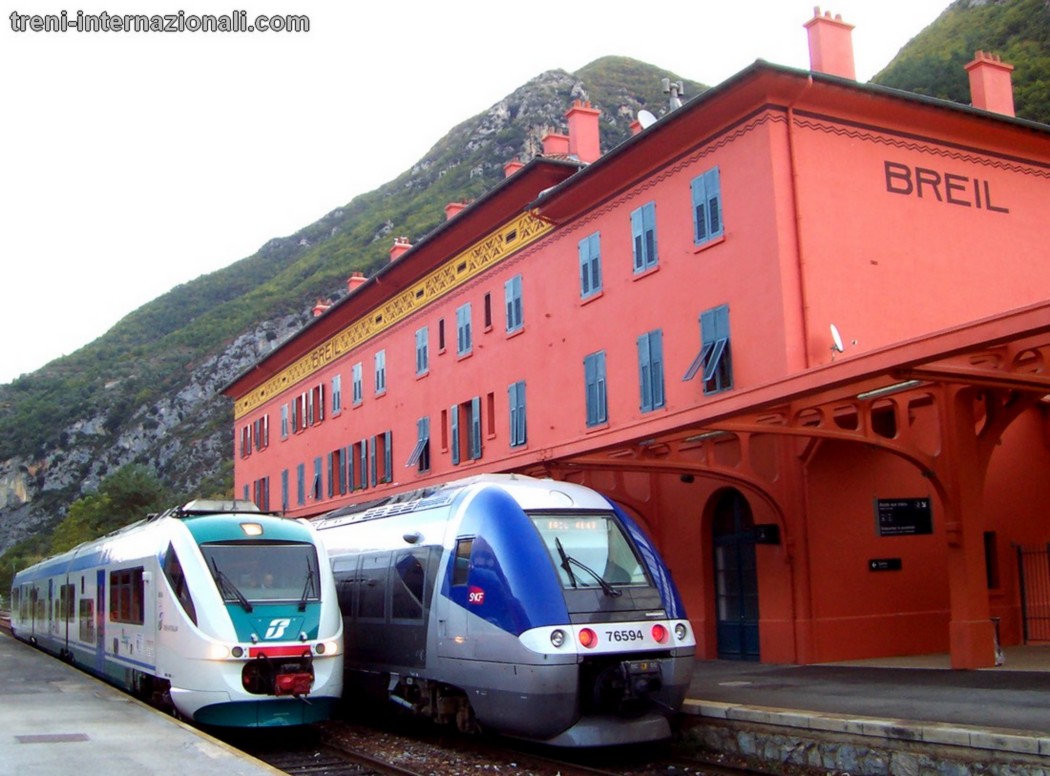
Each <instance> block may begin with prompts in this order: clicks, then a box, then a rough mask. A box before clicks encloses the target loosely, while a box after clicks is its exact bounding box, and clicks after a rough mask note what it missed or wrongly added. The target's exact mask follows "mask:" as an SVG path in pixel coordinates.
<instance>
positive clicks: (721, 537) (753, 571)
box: [712, 490, 759, 660]
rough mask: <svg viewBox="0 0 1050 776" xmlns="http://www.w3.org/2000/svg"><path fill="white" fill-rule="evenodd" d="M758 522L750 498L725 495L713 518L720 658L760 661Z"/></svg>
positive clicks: (735, 494) (733, 492) (729, 493)
mask: <svg viewBox="0 0 1050 776" xmlns="http://www.w3.org/2000/svg"><path fill="white" fill-rule="evenodd" d="M754 528H755V524H754V519H753V518H752V516H751V507H750V506H749V505H748V503H747V499H745V498H744V497H743V495H741V494H740V493H739V492H738V491H736V490H728V491H726V492H724V493H723V494H722V496H721V497H720V498H719V500H718V502H717V504H716V506H715V514H714V520H713V521H712V532H713V537H712V538H713V544H714V551H715V558H714V561H715V562H714V570H715V596H716V609H717V613H718V621H717V629H718V630H717V634H718V657H719V658H720V659H722V660H758V659H759V647H758V644H759V641H758V567H757V564H756V562H755V530H754Z"/></svg>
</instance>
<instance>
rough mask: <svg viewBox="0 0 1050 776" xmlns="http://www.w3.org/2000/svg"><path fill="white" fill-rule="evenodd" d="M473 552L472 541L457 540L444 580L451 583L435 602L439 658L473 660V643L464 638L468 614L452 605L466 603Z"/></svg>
mask: <svg viewBox="0 0 1050 776" xmlns="http://www.w3.org/2000/svg"><path fill="white" fill-rule="evenodd" d="M473 549H474V537H472V536H468V537H460V538H459V539H456V546H455V548H454V549H453V551H452V556H451V558H450V560H449V562H450V563H452V564H453V565H452V569H451V573H450V574H448V575H447V576H446V577H445V578H446V579H448V580H449V582H450V586H451V587H450V589H448V590H442V591H441V592H442V593H443V594H442V595H438V596H437V597H436V598H435V604H434V606H435V609H436V612H435V615H436V619H437V652H438V655H439V656H440V657H451V658H472V657H474V641H473V639H471V638H469V637H468V636H467V610H466V609H465V608H463V607H462V606H460V605H459V604H458V603H456V602H455V601H453V597H454V596H456V595H457V589H458V591H459V594H458V597H460V598H462V599H466V598H467V597H468V595H469V592H468V591H467V590H466V587H467V580H468V577H469V574H470V556H471V553H472V552H473Z"/></svg>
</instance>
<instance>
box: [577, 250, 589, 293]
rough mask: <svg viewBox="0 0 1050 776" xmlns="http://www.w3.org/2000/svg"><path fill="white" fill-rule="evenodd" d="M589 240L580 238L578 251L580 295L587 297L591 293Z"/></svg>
mask: <svg viewBox="0 0 1050 776" xmlns="http://www.w3.org/2000/svg"><path fill="white" fill-rule="evenodd" d="M590 244H591V240H590V238H589V237H585V238H583V239H582V240H580V242H579V245H578V248H577V249H578V251H579V255H580V296H581V297H587V296H590V294H591V252H590Z"/></svg>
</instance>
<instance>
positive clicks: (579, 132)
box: [565, 100, 602, 164]
mask: <svg viewBox="0 0 1050 776" xmlns="http://www.w3.org/2000/svg"><path fill="white" fill-rule="evenodd" d="M601 115H602V112H601V111H600V110H597V109H596V108H592V107H591V104H590V103H589V102H580V101H579V100H575V101H574V102H573V103H572V107H571V108H569V110H568V112H567V113H566V114H565V118H566V119H568V121H569V153H570V154H572V155H574V156H575V157H576V158H577V159H579V160H580V161H581V162H586V163H588V164H590V163H591V162H593V161H596V160H597V159H598V157H600V156H601V155H602V149H601V142H600V139H599V136H598V117H599V116H601Z"/></svg>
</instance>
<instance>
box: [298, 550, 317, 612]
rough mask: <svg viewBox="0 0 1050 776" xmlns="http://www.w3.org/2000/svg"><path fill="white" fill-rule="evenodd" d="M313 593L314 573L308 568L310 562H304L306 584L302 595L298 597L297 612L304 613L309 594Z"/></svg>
mask: <svg viewBox="0 0 1050 776" xmlns="http://www.w3.org/2000/svg"><path fill="white" fill-rule="evenodd" d="M312 592H314V571H313V569H312V568H311V567H310V561H307V562H306V584H305V585H303V594H302V595H301V596H300V597H299V611H300V612H305V611H306V601H307V599H308V598H309V597H310V593H312Z"/></svg>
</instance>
